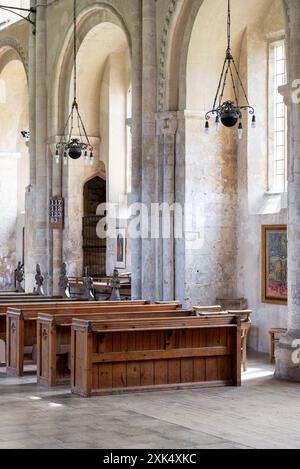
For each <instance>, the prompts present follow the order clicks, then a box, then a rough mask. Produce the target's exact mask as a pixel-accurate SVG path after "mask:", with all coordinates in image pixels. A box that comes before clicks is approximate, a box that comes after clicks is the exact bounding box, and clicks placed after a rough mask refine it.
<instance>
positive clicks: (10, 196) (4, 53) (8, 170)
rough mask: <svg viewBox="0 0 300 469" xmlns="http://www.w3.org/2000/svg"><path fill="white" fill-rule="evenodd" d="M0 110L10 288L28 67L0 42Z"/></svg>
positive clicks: (25, 171)
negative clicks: (1, 117) (0, 117)
mask: <svg viewBox="0 0 300 469" xmlns="http://www.w3.org/2000/svg"><path fill="white" fill-rule="evenodd" d="M0 108H1V115H3V116H5V119H3V122H2V125H1V129H0V179H1V180H0V184H1V189H2V197H1V203H0V209H1V213H2V215H3V220H5V222H4V223H3V227H2V231H1V239H0V246H1V249H0V262H1V271H2V272H5V275H2V276H1V280H0V288H1V289H12V288H13V272H14V269H15V268H16V265H17V262H18V261H21V262H22V261H23V262H24V227H25V207H26V204H25V191H26V187H27V186H28V184H29V152H28V142H27V141H26V140H25V139H24V138H23V137H22V135H21V132H22V131H28V130H29V90H28V66H27V60H26V57H25V53H24V51H23V49H22V48H21V46H20V44H19V43H18V42H17V41H16V40H15V39H12V38H4V39H0Z"/></svg>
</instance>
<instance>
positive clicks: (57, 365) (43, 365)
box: [37, 310, 195, 386]
mask: <svg viewBox="0 0 300 469" xmlns="http://www.w3.org/2000/svg"><path fill="white" fill-rule="evenodd" d="M194 315H195V313H194V312H193V311H186V310H172V311H143V312H118V313H107V312H100V313H97V314H88V315H86V314H84V312H81V311H80V310H78V311H76V313H72V314H60V313H58V314H57V313H51V314H39V316H38V320H37V382H38V384H40V385H46V386H57V385H59V384H67V383H68V384H69V383H70V370H69V368H68V357H69V354H70V351H71V325H72V319H73V318H76V317H79V318H80V319H88V320H93V321H95V320H97V319H105V320H108V319H114V318H116V317H118V319H137V318H139V317H147V318H159V317H160V318H167V317H170V318H174V317H187V316H194Z"/></svg>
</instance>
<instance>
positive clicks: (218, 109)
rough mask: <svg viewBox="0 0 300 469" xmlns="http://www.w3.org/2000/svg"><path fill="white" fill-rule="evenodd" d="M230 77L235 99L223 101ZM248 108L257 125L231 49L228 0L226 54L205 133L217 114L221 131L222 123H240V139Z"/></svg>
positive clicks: (216, 123)
mask: <svg viewBox="0 0 300 469" xmlns="http://www.w3.org/2000/svg"><path fill="white" fill-rule="evenodd" d="M228 77H230V80H231V83H232V87H233V94H234V99H235V101H234V102H233V101H229V100H228V101H226V100H225V101H223V97H224V92H225V89H226V85H227V80H228ZM239 85H240V87H241V90H242V92H243V95H244V98H245V100H246V104H245V105H244V106H240V105H239V98H238V92H237V87H238V86H239ZM244 110H248V112H249V114H250V115H252V128H255V127H256V118H255V111H254V108H253V107H252V106H250V104H249V100H248V97H247V93H246V90H245V87H244V85H243V82H242V80H241V77H240V74H239V72H238V69H237V66H236V64H235V60H234V58H233V55H232V51H231V4H230V0H228V16H227V49H226V56H225V60H224V64H223V68H222V72H221V77H220V80H219V84H218V88H217V93H216V96H215V100H214V104H213V109H212V110H211V111H208V112H207V114H206V116H205V133H209V120H210V118H211V116H216V118H215V125H216V130H217V131H219V129H220V126H221V123H222V124H223V125H224V126H225V127H234V126H235V125H236V124H237V123H239V125H238V137H239V139H241V138H242V136H243V124H242V111H244Z"/></svg>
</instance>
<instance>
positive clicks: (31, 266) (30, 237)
mask: <svg viewBox="0 0 300 469" xmlns="http://www.w3.org/2000/svg"><path fill="white" fill-rule="evenodd" d="M35 3H36V2H35V0H34V1H31V2H30V6H32V7H33V6H35ZM35 66H36V36H34V35H33V34H31V33H30V35H29V67H28V74H29V76H28V86H29V130H30V141H29V165H30V181H29V186H28V187H27V189H26V194H25V259H24V264H25V290H26V291H27V292H32V291H33V287H34V276H35V259H34V256H33V249H34V244H35V204H34V201H35V183H36V145H35V144H36V142H35V138H36V137H35V136H36V131H35V126H36V114H35V83H36V69H35Z"/></svg>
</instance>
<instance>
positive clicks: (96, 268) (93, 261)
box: [82, 176, 106, 277]
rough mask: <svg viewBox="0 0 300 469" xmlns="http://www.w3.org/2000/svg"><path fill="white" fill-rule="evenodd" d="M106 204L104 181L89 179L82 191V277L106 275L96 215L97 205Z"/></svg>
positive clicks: (104, 255) (104, 256) (103, 246)
mask: <svg viewBox="0 0 300 469" xmlns="http://www.w3.org/2000/svg"><path fill="white" fill-rule="evenodd" d="M105 202H106V181H105V180H104V179H102V178H100V177H98V176H97V177H94V178H93V179H90V180H89V181H88V182H87V183H86V184H85V185H84V189H83V205H84V215H83V221H82V236H83V243H82V246H83V275H84V276H85V275H89V276H91V277H103V276H105V275H106V239H101V238H99V237H98V236H97V224H98V222H99V221H100V220H101V218H102V217H101V216H99V215H96V213H97V207H98V205H99V204H102V203H105Z"/></svg>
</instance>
